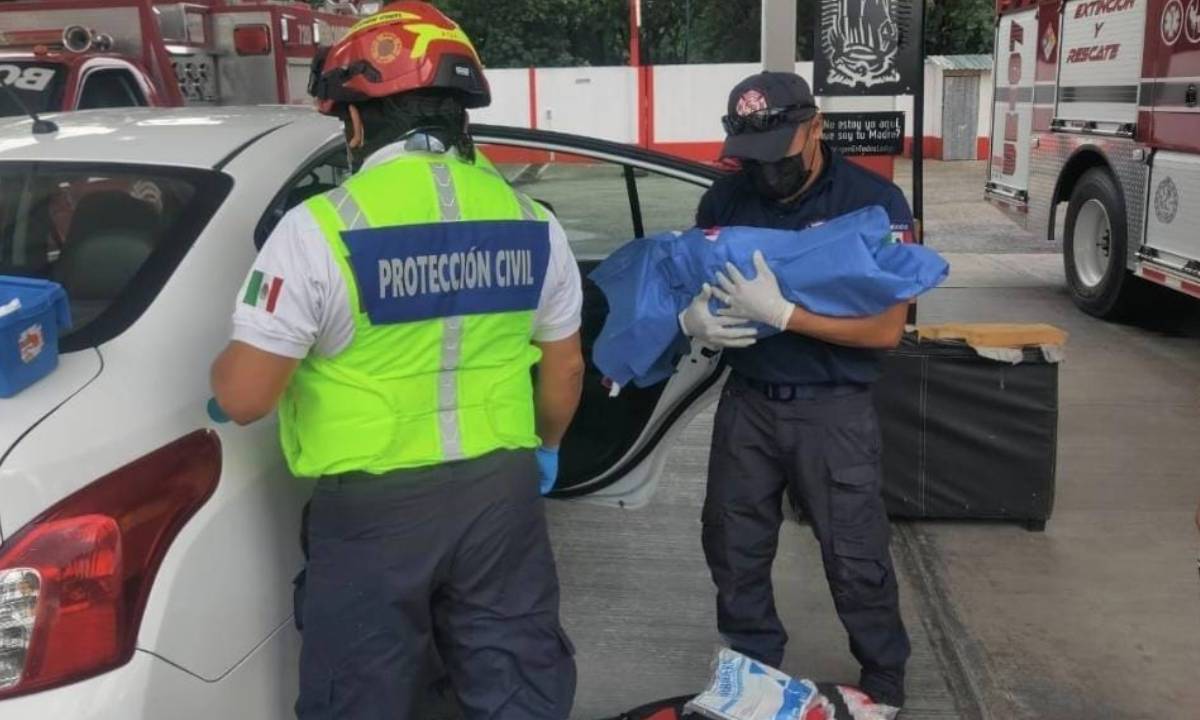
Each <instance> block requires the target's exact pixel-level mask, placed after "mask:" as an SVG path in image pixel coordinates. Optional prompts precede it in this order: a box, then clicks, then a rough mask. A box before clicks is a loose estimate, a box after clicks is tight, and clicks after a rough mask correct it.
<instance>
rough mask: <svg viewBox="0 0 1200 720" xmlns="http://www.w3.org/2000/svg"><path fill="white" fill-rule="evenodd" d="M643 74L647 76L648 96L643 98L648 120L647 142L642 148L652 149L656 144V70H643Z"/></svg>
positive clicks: (651, 68) (644, 110) (649, 68)
mask: <svg viewBox="0 0 1200 720" xmlns="http://www.w3.org/2000/svg"><path fill="white" fill-rule="evenodd" d="M642 72H644V73H645V74H646V94H645V95H643V96H642V101H643V102H644V103H645V106H644V109H643V112H644V113H645V118H646V140H645V142H643V143H642V147H650V146H651V145H653V144H654V68H653V67H646V68H642Z"/></svg>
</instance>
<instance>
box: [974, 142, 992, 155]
mask: <svg viewBox="0 0 1200 720" xmlns="http://www.w3.org/2000/svg"><path fill="white" fill-rule="evenodd" d="M991 151H992V141H991V140H990V139H989V138H986V137H980V138H975V159H976V160H987V156H988V153H990V152H991Z"/></svg>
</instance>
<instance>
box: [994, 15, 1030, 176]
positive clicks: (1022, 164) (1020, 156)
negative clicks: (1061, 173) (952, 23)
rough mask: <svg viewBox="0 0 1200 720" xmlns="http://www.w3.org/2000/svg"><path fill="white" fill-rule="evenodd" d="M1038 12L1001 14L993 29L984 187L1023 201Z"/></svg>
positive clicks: (1027, 174)
mask: <svg viewBox="0 0 1200 720" xmlns="http://www.w3.org/2000/svg"><path fill="white" fill-rule="evenodd" d="M1037 33H1038V21H1037V8H1030V9H1029V10H1026V11H1023V12H1018V13H1012V14H1010V15H1003V16H1001V18H1000V23H999V25H997V27H996V46H995V47H996V50H995V56H996V69H995V72H994V73H993V75H992V76H993V77H994V78H995V81H996V82H995V98H994V103H993V107H992V158H991V163H990V169H989V171H988V181H989V183H988V184H989V186H991V187H992V188H993V189H996V190H999V191H1001V192H1004V193H1006V194H1011V195H1015V196H1019V197H1021V198H1022V199H1025V197H1026V193H1027V191H1028V190H1029V143H1030V137H1031V135H1032V127H1033V78H1034V72H1035V70H1036V65H1037V63H1036V55H1035V53H1036V51H1037Z"/></svg>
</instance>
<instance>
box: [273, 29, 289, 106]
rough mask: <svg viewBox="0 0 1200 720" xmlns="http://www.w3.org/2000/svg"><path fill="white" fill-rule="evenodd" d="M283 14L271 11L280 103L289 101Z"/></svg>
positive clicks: (276, 85) (276, 78)
mask: <svg viewBox="0 0 1200 720" xmlns="http://www.w3.org/2000/svg"><path fill="white" fill-rule="evenodd" d="M283 22H284V20H283V13H282V12H281V11H279V10H278V9H276V8H272V9H271V45H272V47H274V48H275V87H276V88H277V90H278V92H279V102H280V103H283V104H285V105H286V104H287V103H288V101H289V93H288V81H287V54H286V52H285V51H284V49H283V34H282V33H281V32H280V28H281V27H282V26H283Z"/></svg>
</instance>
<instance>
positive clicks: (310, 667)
mask: <svg viewBox="0 0 1200 720" xmlns="http://www.w3.org/2000/svg"><path fill="white" fill-rule="evenodd" d="M307 542H308V556H309V557H308V566H307V570H306V578H305V580H304V587H303V593H302V599H303V602H302V605H301V607H302V609H301V610H300V612H302V617H301V621H302V622H301V625H302V628H303V629H302V638H303V649H302V651H301V658H300V698H299V700H298V701H297V703H296V715H297V717H299V718H300V720H335V719H336V720H385V719H386V720H396V719H397V718H414V719H416V718H418V715H419V713H420V712H421V711H420V710H418V709H417V708H418V707H419V706H420V703H421V702H422V701H423V700H424V699H425V698H426V696H427V690H428V688H429V686H430V685H431V684H432V683H433V682H434V681H436V680H438V678H436V677H431V675H430V674H431V672H435V670H433V668H434V667H435V666H434V664H433V663H431V662H430V658H431V657H437V658H440V662H441V663H442V665H443V666H444V669H445V671H446V672H447V673H448V675H449V679H450V682H451V684H452V685H453V689H454V694H455V695H456V696H457V699H458V704H459V705H460V706H461V708H462V711H463V713H464V714H465V716H466V717H467V718H468V720H476V719H482V718H488V719H489V720H508V719H512V720H517V719H518V718H519V719H521V720H527V719H535V720H564V719H565V718H566V717H567V716H568V715H569V714H570V710H571V705H572V703H573V701H574V695H575V661H574V657H573V655H574V650H573V648H572V647H571V644H570V641H569V640H568V639H567V636H566V634H565V633H564V632H563V629H562V626H561V624H560V623H559V614H558V610H559V607H558V606H559V598H558V576H557V573H556V571H555V566H554V556H553V554H552V551H551V548H550V538H549V535H548V534H547V529H546V517H545V513H544V506H543V501H542V498H541V496H540V495H539V493H538V468H537V463H536V460H535V459H534V455H533V453H532V452H527V451H526V452H497V453H493V454H491V455H488V456H485V457H482V458H479V459H475V460H468V461H463V462H455V463H448V464H445V465H440V466H437V467H432V468H423V469H420V470H410V471H398V472H394V473H389V474H387V475H384V476H378V477H375V476H367V475H361V474H350V475H342V476H336V477H328V478H322V479H321V480H320V481H318V483H317V487H316V489H315V491H314V493H313V498H312V501H311V504H310V508H309V516H308V533H307ZM435 649H436V655H435V654H434V650H435Z"/></svg>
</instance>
